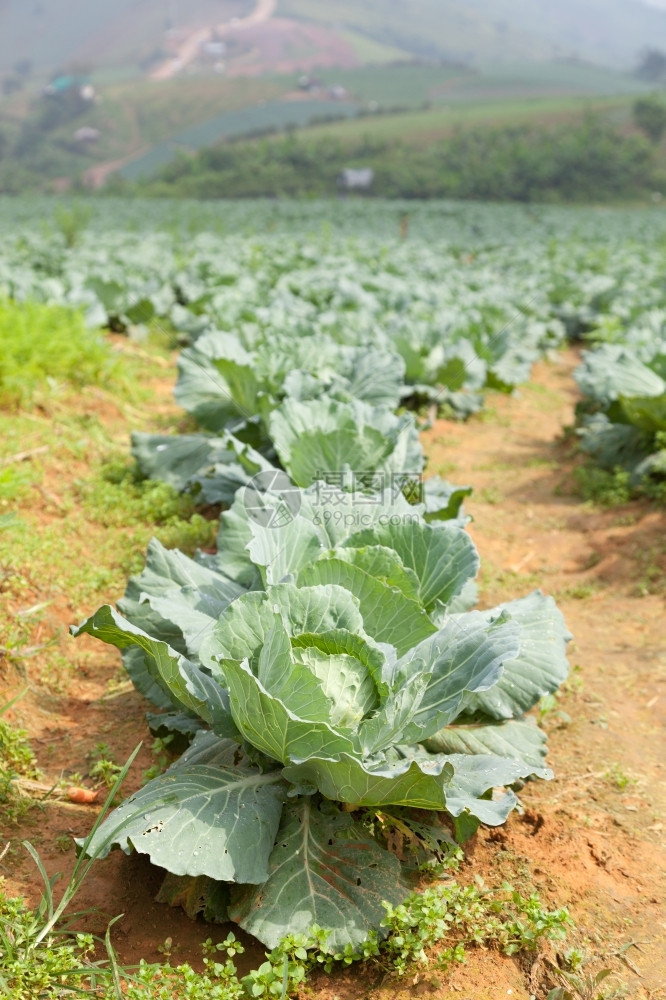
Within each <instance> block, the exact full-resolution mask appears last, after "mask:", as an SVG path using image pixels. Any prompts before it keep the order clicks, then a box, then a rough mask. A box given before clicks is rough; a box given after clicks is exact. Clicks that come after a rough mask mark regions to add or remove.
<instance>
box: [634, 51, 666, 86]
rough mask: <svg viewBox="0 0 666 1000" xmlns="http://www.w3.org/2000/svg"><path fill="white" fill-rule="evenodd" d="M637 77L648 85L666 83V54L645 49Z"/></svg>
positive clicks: (636, 73)
mask: <svg viewBox="0 0 666 1000" xmlns="http://www.w3.org/2000/svg"><path fill="white" fill-rule="evenodd" d="M635 76H637V77H638V79H639V80H645V81H646V82H647V83H662V82H665V83H666V52H662V51H661V50H660V49H645V51H644V52H643V53H642V55H641V61H640V63H639V65H638V68H637V70H636V72H635Z"/></svg>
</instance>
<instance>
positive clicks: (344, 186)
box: [338, 167, 375, 194]
mask: <svg viewBox="0 0 666 1000" xmlns="http://www.w3.org/2000/svg"><path fill="white" fill-rule="evenodd" d="M374 179H375V172H374V170H373V169H372V167H356V168H355V167H347V168H345V170H343V171H342V172H341V173H340V174H338V191H339V192H340V193H341V194H350V193H351V192H352V191H358V192H359V193H363V192H368V191H370V190H371V188H372V185H373V182H374Z"/></svg>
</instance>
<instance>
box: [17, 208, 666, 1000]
mask: <svg viewBox="0 0 666 1000" xmlns="http://www.w3.org/2000/svg"><path fill="white" fill-rule="evenodd" d="M0 223H2V224H3V227H4V233H5V238H4V240H3V242H2V245H0V302H4V303H9V306H15V305H19V306H20V305H21V304H23V303H26V304H30V307H31V308H33V307H34V304H35V303H39V304H42V305H43V306H45V307H49V308H51V307H52V308H54V309H59V310H61V312H60V313H59V316H60V318H61V320H62V316H63V315H65V314H63V313H62V309H63V308H64V309H73V310H75V311H76V314H77V315H78V317H79V320H78V322H79V323H81V322H83V324H85V326H86V327H87V328H88V329H89V330H90V331H91V334H90V336H91V338H92V337H94V338H96V339H95V344H96V345H97V344H98V340H99V335H98V333H97V332H96V331H99V330H100V329H101V330H103V331H108V332H109V333H108V334H107V333H105V334H104V335H105V336H107V335H109V336H110V335H113V337H114V338H115V340H116V341H119V339H120V338H124V343H126V344H127V350H128V351H130V352H132V351H134V352H138V353H139V354H140V355H142V356H144V357H149V356H150V351H151V350H153V348H154V345H155V344H156V343H159V344H160V345H161V347H162V349H164V348H165V345H166V347H167V348H168V349H170V350H172V351H177V373H176V374H175V376H174V379H173V391H174V395H175V401H176V404H177V406H178V407H179V408H180V411H184V413H185V416H184V417H183V418H182V419H181V420H180V421H179V424H178V426H177V427H174V426H171V427H169V429H168V430H166V431H165V430H164V426H163V425H160V423H159V422H158V421H157V420H156V421H155V422H154V424H153V425H152V426H150V420H148V426H146V421H145V420H144V421H143V429H137V430H135V431H134V432H133V433H132V436H131V442H130V441H129V440H127V442H126V450H127V452H129V450H130V448H131V454H132V457H133V459H134V461H135V463H136V465H135V473H134V474H135V476H136V477H137V479H138V480H141V481H142V482H148V483H155V484H165V485H166V487H168V488H169V489H170V490H171V491H172V492H173V494H174V495H175V496H177V497H181V498H182V502H183V503H188V504H190V505H191V508H192V509H195V510H198V511H201V512H204V514H205V515H206V516H207V517H208V518H209V519H211V520H213V521H214V522H215V523H216V531H217V536H216V540H215V542H214V544H209V545H204V546H203V547H202V548H199V549H198V550H196V551H194V552H191V553H190V554H186V553H185V552H184V551H180V550H179V549H178V548H176V547H173V546H169V545H165V544H163V542H161V541H159V540H158V539H157V538H154V539H153V540H152V541H151V542H150V544H149V546H148V550H147V554H146V557H145V565H144V567H143V569H141V570H140V571H138V572H134V573H132V575H131V576H130V578H129V580H128V583H127V589H126V593H125V596H124V597H120V596H119V594H118V593H114V592H108V593H107V594H103V593H99V590H98V591H97V594H98V595H99V596H100V597H101V599H102V602H104V604H103V606H102V607H101V608H100V609H99V610H95V607H94V606H91V607H89V608H88V613H87V617H86V620H85V621H84V622H83V623H82V624H80V625H77V626H72V633H73V634H74V635H75V636H77V637H78V636H92V637H95V638H97V639H100V640H102V641H103V642H104V643H106V644H109V645H111V646H114V647H116V648H117V649H118V650H120V651H121V653H122V660H123V665H124V669H125V671H126V677H128V678H129V679H130V680H131V682H132V685H133V686H134V688H135V689H136V690H137V691H138V692H139V693H140V694H141V695H142V696H143V697H144V698H145V699H147V701H148V702H149V703H150V710H149V712H148V716H147V721H148V728H149V730H150V732H151V733H152V734H153V736H154V737H155V738H157V739H158V740H161V741H162V742H163V743H164V745H165V746H171V748H172V749H173V748H175V747H178V750H179V754H175V753H171V754H170V757H169V759H168V760H167V761H165V762H164V767H163V768H160V769H158V773H156V774H153V775H152V777H151V778H150V780H148V781H146V783H144V784H143V785H142V786H141V787H140V788H138V789H137V790H135V791H134V792H133V793H132V794H129V795H128V797H126V798H125V799H124V800H123V801H122V802H121V803H120V804H119V805H117V807H116V808H114V809H112V810H111V811H110V812H107V813H106V815H105V817H104V818H103V822H101V824H99V825H96V826H95V829H94V830H93V832H92V835H91V836H88V833H90V829H88V830H84V831H80V836H79V841H78V842H79V846H80V847H82V849H83V852H84V853H85V854H87V855H88V856H94V857H96V858H99V859H101V858H104V857H107V856H108V855H109V853H110V852H111V850H112V848H120V849H121V850H122V851H124V852H125V853H126V854H132V853H136V854H141V855H146V856H147V857H148V858H149V859H150V861H151V862H152V864H153V865H155V866H157V867H158V868H160V869H163V870H164V871H163V873H162V876H163V878H164V882H163V885H162V888H161V889H160V891H159V897H158V898H159V899H161V900H164V901H171V902H178V903H180V904H181V905H182V906H183V907H184V908H185V909H186V911H187V912H188V913H189V914H190V915H191V916H197V915H198V914H199V915H200V914H202V913H203V914H205V916H206V919H207V920H209V921H214V922H218V923H222V924H224V923H227V922H229V921H232V922H234V923H235V924H238V925H239V926H240V927H241V928H243V930H244V931H246V932H248V933H249V934H251V935H252V936H253V937H254V938H256V939H258V941H260V942H261V943H262V944H263V945H265V946H266V947H268V948H269V949H273V948H276V947H279V946H280V943H281V942H282V941H283V940H284V938H285V936H286V935H302V936H303V940H304V941H306V942H307V941H310V942H311V941H312V940H314V939H316V940H317V941H318V942H319V943H320V944H321V945H322V948H323V949H324V951H328V952H330V953H331V954H335V955H338V957H339V955H340V954H341V953H343V954H345V955H347V956H348V957H349V960H350V961H351V960H352V958H359V957H362V956H363V954H366V955H367V954H368V952H367V949H368V947H369V945H368V942H377V941H378V940H380V939H381V938H382V936H384V935H385V934H386V930H385V928H386V924H385V916H386V911H387V906H388V907H389V909H390V908H391V907H397V906H399V905H400V904H402V903H404V902H405V900H407V899H408V897H410V894H411V893H412V891H413V889H414V887H415V885H416V884H417V883H418V879H419V878H421V879H422V878H424V877H427V875H428V873H430V876H431V877H432V876H433V874H434V873H436V872H437V871H438V870H439V868H438V866H440V865H441V862H442V858H444V857H447V856H449V855H450V854H451V852H452V851H455V849H456V848H455V845H456V844H460V845H464V844H466V843H467V842H469V841H471V840H473V838H475V837H476V836H477V834H478V831H479V830H490V831H491V832H492V831H497V830H499V829H501V828H502V826H503V825H504V824H505V823H506V821H507V819H508V817H509V816H510V815H511V814H512V813H513V812H514V811H515V810H517V811H518V815H519V816H524V815H525V807H524V806H523V804H522V802H521V793H522V789H523V788H525V787H526V786H527V787H532V786H534V785H535V784H536V779H541V780H546V781H548V780H550V779H552V778H553V771H552V770H551V769H550V767H549V766H548V763H547V761H546V755H547V742H546V737H547V733H546V730H545V729H544V728H543V727H542V726H541V725H539V722H543V719H544V717H547V716H548V713H549V712H550V711H552V706H553V705H554V704H556V703H557V698H558V697H559V695H558V692H559V691H560V689H561V688H562V685H564V684H565V683H569V684H570V683H571V681H570V680H569V681H567V678H568V677H569V671H570V666H569V663H568V660H567V644H568V643H569V642H570V640H571V639H572V635H571V632H570V631H569V625H568V615H566V616H565V615H563V614H562V611H561V610H560V608H559V607H558V603H557V601H556V600H555V599H554V598H553V596H549V595H548V596H547V594H546V593H544V592H543V590H545V591H548V590H549V588H548V586H547V580H545V579H544V580H541V579H539V578H538V575H537V576H536V577H535V576H534V575H533V576H532V578H531V579H530V581H529V582H530V584H531V585H530V586H529V587H528V588H526V589H523V588H521V587H519V586H518V583H519V574H518V573H515V574H514V577H515V581H514V582H512V583H511V586H512V587H514V586H515V590H514V591H513V592H512V593H511V594H509V595H507V596H506V597H505V598H504V599H502V600H501V602H500V603H495V604H492V603H491V604H490V606H489V602H488V601H487V600H486V598H485V596H484V593H483V590H482V592H481V594H480V592H479V583H478V580H479V570H480V567H482V566H483V563H484V558H485V557H484V553H483V551H479V547H478V546H477V544H475V542H474V540H473V539H472V536H471V534H470V530H469V529H470V521H471V518H470V516H469V513H468V512H467V509H466V508H467V506H468V505H469V503H471V502H472V500H471V499H470V498H472V499H473V498H474V496H475V491H476V490H478V484H477V483H476V482H474V481H472V479H471V478H470V479H467V480H465V481H462V482H458V481H457V480H456V479H455V477H454V481H453V482H450V481H449V480H448V477H446V478H445V477H444V476H441V475H438V474H436V471H437V470H436V469H433V467H432V460H431V454H430V450H429V449H430V446H429V444H427V443H426V444H425V446H424V440H427V441H430V440H431V439H430V438H429V437H428V434H429V433H430V430H429V429H432V428H433V427H434V430H435V431H436V430H437V428H438V427H439V426H440V425H442V424H445V426H446V427H447V428H449V430H450V428H456V427H461V428H466V427H467V426H481V425H482V423H483V421H484V420H487V419H489V415H490V414H492V407H493V406H494V405H495V403H494V401H496V400H497V399H505V398H506V399H508V398H511V399H514V398H515V399H520V398H521V394H522V393H523V392H524V391H525V389H526V387H529V384H530V380H531V379H532V373H533V369H534V366H535V365H537V364H543V363H544V362H545V363H550V364H556V363H557V359H558V358H559V357H560V356H561V355H562V353H563V352H565V351H568V352H569V354H571V352H576V355H577V365H576V368H575V372H574V379H575V382H574V379H571V380H570V389H569V391H570V392H571V393H572V394H575V395H576V401H577V405H576V421H575V426H574V427H570V428H568V430H567V428H565V426H564V425H563V426H562V427H561V428H560V430H561V433H562V434H564V433H565V431H567V433H568V434H569V447H571V448H573V449H574V451H575V452H576V455H577V457H576V459H575V461H576V463H577V471H578V473H579V474H581V475H582V477H583V478H584V479H585V478H586V481H589V480H590V479H594V477H601V478H600V480H599V481H600V482H602V484H603V483H605V484H606V485H611V486H612V485H614V486H615V487H617V486H618V484H621V485H622V488H623V490H624V493H623V497H622V499H623V500H624V501H625V502H629V501H630V500H632V499H633V501H634V503H636V504H639V505H640V504H643V505H645V504H647V505H651V506H650V510H652V509H654V510H655V511H656V512H659V511H660V510H661V508H660V506H659V505H661V504H663V503H664V501H666V282H665V280H664V275H665V274H666V216H665V215H664V213H663V210H661V209H660V208H659V207H653V208H651V209H649V210H648V209H645V210H633V211H630V210H626V211H623V210H614V211H603V212H602V211H596V210H592V209H589V210H582V209H576V210H572V209H566V208H542V207H530V208H529V209H522V208H516V207H513V208H506V207H503V206H483V205H469V206H460V205H455V204H444V203H433V204H409V203H404V204H396V203H392V204H383V203H380V202H373V203H372V204H365V203H361V202H357V201H347V200H343V201H340V202H339V203H338V204H335V205H330V204H325V203H312V204H311V205H309V204H303V203H301V204H292V203H288V202H285V203H282V202H276V203H268V202H266V203H261V202H258V203H252V204H251V203H248V204H243V203H233V204H229V205H225V204H223V203H217V204H214V205H205V206H204V205H201V204H199V205H194V204H192V205H189V204H187V203H179V204H178V205H173V204H171V203H168V202H159V201H156V202H151V203H147V202H146V203H144V202H140V201H136V202H121V201H118V202H116V201H113V200H101V201H97V202H90V203H88V202H83V201H82V202H79V203H76V202H71V203H66V202H65V203H63V204H60V205H57V204H56V205H54V203H52V202H42V203H39V202H36V203H33V204H32V205H26V204H23V203H21V202H5V203H3V204H2V205H0ZM9 306H8V307H9ZM61 320H60V321H61ZM78 336H80V333H79V334H78ZM8 343H9V345H10V346H9V349H8V352H7V358H6V359H3V361H2V362H0V399H1V398H2V390H3V383H7V384H9V382H10V380H11V379H14V380H16V372H17V371H18V372H19V376H20V370H21V365H22V364H23V363H25V362H24V361H22V358H21V355H20V352H18V351H16V352H14V354H12V351H11V338H8ZM91 343H92V341H91ZM47 345H48V335H46V339H45V343H44V346H47ZM151 345H152V346H151ZM121 357H122V352H121ZM162 363H163V364H164V363H165V362H162ZM116 377H117V375H114V374H112V375H110V376H109V378H110V382H109V383H108V385H109V386H110V387H111V388H112V386H113V380H114V379H115V378H116ZM52 388H53V386H52ZM534 419H535V420H537V421H538V420H539V416H538V413H537V414H536V415H535V417H534ZM475 421H476V424H475V423H474V422H475ZM424 432H425V435H424ZM504 435H505V437H506V438H507V439H510V437H511V435H512V427H511V425H510V423H509V424H508V425H507V426H506V428H505V429H504ZM517 471H518V470H517ZM604 477H606V478H604ZM595 481H596V480H595ZM491 500H492V497H491ZM178 502H180V501H178ZM576 502H577V503H580V504H582V502H583V498H581V497H579V498H578V500H577V501H576ZM19 513H20V511H19ZM2 514H3V508H0V516H2ZM530 516H531V515H530ZM656 516H660V515H659V513H657V515H656ZM475 518H476V521H477V523H478V520H479V514H478V512H475ZM218 522H219V523H218ZM0 525H1V522H0ZM480 527H481V528H482V525H481V526H480ZM544 530H545V528H544ZM109 531H113V529H112V528H109ZM535 544H536V543H535ZM528 558H530V557H529V556H528ZM90 559H91V560H93V559H94V554H93V553H92V552H91V553H90ZM482 579H483V576H482ZM542 588H543V590H542ZM99 603H101V602H99ZM565 617H566V619H567V620H566V621H565ZM572 631H574V632H575V627H574V628H572ZM100 648H102V647H100ZM144 735H145V734H144V733H142V732H140V731H137V733H136V737H137V741H138V739H139V738H142V737H143V736H144ZM583 763H584V761H583ZM89 827H92V823H90V824H89ZM398 834H399V836H398ZM492 835H493V836H499V837H501V836H503V835H502V834H498V833H497V832H495V833H493V834H492ZM396 838H397V839H396ZM398 842H399V844H400V845H401V846H400V849H396V843H398ZM497 842H498V843H499V842H501V841H497ZM405 845H407V846H405ZM544 933H545V932H544ZM313 935H314V938H313ZM310 946H311V945H306V950H307V947H310ZM364 949H365V951H364ZM571 968H574V966H571ZM285 975H286V973H285ZM286 984H287V980H286V979H285V985H284V989H285V990H286ZM276 988H277V987H276ZM280 988H282V984H280ZM509 992H511V990H509ZM254 995H257V996H259V995H263V994H262V993H260V992H256V991H255V994H254ZM275 995H279V993H277V994H275ZM283 995H286V994H285V993H283ZM526 995H527V994H526ZM539 995H541V994H539ZM544 995H545V994H544Z"/></svg>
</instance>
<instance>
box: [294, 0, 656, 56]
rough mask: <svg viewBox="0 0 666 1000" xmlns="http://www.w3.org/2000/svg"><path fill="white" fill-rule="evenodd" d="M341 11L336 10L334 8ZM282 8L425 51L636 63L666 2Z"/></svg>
mask: <svg viewBox="0 0 666 1000" xmlns="http://www.w3.org/2000/svg"><path fill="white" fill-rule="evenodd" d="M333 11H334V13H333ZM278 14H283V15H284V16H286V17H295V18H302V19H305V20H311V21H315V22H317V23H321V24H328V25H333V24H334V25H338V26H341V27H344V28H345V29H348V30H353V31H358V32H360V33H362V34H364V35H366V36H367V37H368V38H371V39H372V40H374V41H378V42H381V43H383V44H388V45H398V46H400V47H401V48H403V49H407V50H408V51H410V52H413V53H415V54H417V55H420V56H431V57H435V58H445V59H460V60H464V61H468V62H469V61H471V62H474V63H477V62H479V61H484V60H486V61H487V60H507V59H509V60H511V59H525V58H528V59H540V60H545V59H552V58H561V57H568V56H576V57H579V58H581V59H585V60H589V61H591V62H596V63H600V64H607V65H615V66H627V67H628V66H631V65H632V64H633V63H634V62H635V61H636V57H637V54H638V52H639V51H640V50H641V49H642V48H644V47H645V46H647V45H649V44H654V41H655V39H659V38H661V39H664V38H666V10H664V9H659V8H657V7H652V6H648V5H647V4H644V3H640V2H638V0H560V2H559V3H557V4H550V3H546V2H543V0H542V2H538V0H452V2H447V3H442V2H441V0H410V3H404V2H401V0H336V3H335V7H334V8H333V7H332V6H331V4H330V3H329V2H327V0H279V4H278Z"/></svg>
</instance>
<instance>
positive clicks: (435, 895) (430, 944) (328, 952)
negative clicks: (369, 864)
mask: <svg viewBox="0 0 666 1000" xmlns="http://www.w3.org/2000/svg"><path fill="white" fill-rule="evenodd" d="M384 905H385V907H386V917H385V918H384V921H383V922H382V926H383V928H384V929H385V932H386V937H385V938H384V940H381V941H380V940H379V938H378V936H377V935H371V936H370V937H368V939H367V940H366V941H365V942H364V943H363V944H362V945H360V946H358V947H356V948H355V947H352V946H351V945H347V946H345V947H344V948H343V949H341V950H335V949H331V948H330V947H329V945H328V943H327V934H326V932H325V931H323V930H322V929H321V928H318V927H314V928H312V930H311V932H310V935H307V936H306V935H290V936H289V937H287V938H285V939H284V940H283V941H282V942H281V943H280V945H279V946H278V947H277V948H276V949H274V950H273V951H272V952H270V954H268V955H267V956H266V962H264V963H263V965H261V966H260V967H259V969H257V970H255V971H253V972H251V973H249V975H248V976H246V977H245V979H244V980H243V985H244V986H245V988H246V990H247V992H248V994H249V995H250V996H251V997H261V998H267V1000H268V998H270V997H281V996H282V997H284V996H289V995H291V994H292V993H293V992H294V990H296V989H298V988H299V987H300V986H302V984H303V983H304V982H305V980H306V978H307V975H308V973H309V972H311V971H312V970H313V969H316V968H323V969H324V970H325V971H326V972H332V971H333V970H334V969H335V968H340V967H344V966H350V965H352V964H353V963H355V962H361V961H365V962H368V961H369V962H372V963H373V964H375V965H377V966H378V967H379V968H381V969H382V971H383V972H384V973H385V974H387V975H395V976H405V975H407V974H409V973H410V972H411V971H413V970H414V969H415V968H417V967H418V966H428V965H431V964H433V963H434V964H436V965H437V967H439V968H443V969H445V968H447V967H448V966H449V965H451V964H452V963H454V962H464V961H465V954H466V948H468V947H470V946H475V945H477V946H478V945H484V946H487V945H490V944H493V945H495V946H496V947H498V948H500V950H501V951H503V952H504V954H506V955H514V954H516V953H518V952H520V951H525V950H527V951H533V950H535V949H536V947H537V945H538V942H539V941H540V940H543V939H547V940H563V939H564V938H565V937H566V933H567V929H568V928H569V927H571V926H572V921H571V918H570V916H569V914H568V912H567V911H566V910H565V909H561V910H552V911H548V910H545V909H544V908H543V905H542V903H541V901H540V899H539V897H538V896H537V895H536V894H533V895H531V896H528V897H525V896H522V895H521V894H520V893H518V892H515V891H514V890H513V889H512V888H511V886H509V885H508V884H505V885H503V886H502V888H501V890H498V891H492V890H489V889H486V888H485V887H484V886H483V885H482V884H480V885H477V886H460V885H458V884H457V883H456V882H449V883H447V884H440V885H436V886H433V887H430V888H427V889H425V890H424V891H423V892H415V893H412V895H411V896H409V897H408V899H407V900H406V901H405V902H404V903H403V904H401V905H400V906H396V907H392V906H389V905H388V904H387V903H385V904H384Z"/></svg>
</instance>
